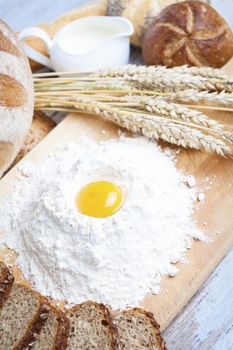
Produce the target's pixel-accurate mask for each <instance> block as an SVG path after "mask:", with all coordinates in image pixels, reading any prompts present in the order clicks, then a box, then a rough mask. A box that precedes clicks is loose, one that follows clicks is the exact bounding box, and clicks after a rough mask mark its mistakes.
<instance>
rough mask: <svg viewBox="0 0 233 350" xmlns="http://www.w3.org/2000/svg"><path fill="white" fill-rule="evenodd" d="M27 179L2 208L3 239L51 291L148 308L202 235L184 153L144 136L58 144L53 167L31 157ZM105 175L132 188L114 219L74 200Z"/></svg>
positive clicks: (25, 165) (62, 296)
mask: <svg viewBox="0 0 233 350" xmlns="http://www.w3.org/2000/svg"><path fill="white" fill-rule="evenodd" d="M20 170H21V173H22V176H21V177H20V179H19V181H18V183H17V184H16V185H15V189H14V191H13V193H11V194H10V196H9V197H8V198H7V199H6V201H5V202H4V203H3V205H2V206H1V207H0V217H1V224H0V226H1V229H2V230H3V231H4V232H5V233H6V234H5V235H4V236H3V238H1V244H2V245H7V246H9V247H10V248H12V249H14V250H16V251H17V252H18V253H19V257H18V263H19V265H20V267H21V268H22V271H23V272H24V275H25V277H26V278H28V279H30V280H31V281H32V282H33V283H34V285H35V287H36V288H37V289H38V290H39V291H40V292H42V293H43V294H45V295H50V296H52V297H53V298H54V299H56V300H61V299H67V300H68V302H69V303H70V304H72V303H78V302H82V301H83V300H85V299H94V300H97V301H100V302H104V303H107V304H110V305H111V306H112V307H114V308H122V307H125V306H126V305H130V306H133V305H138V304H139V302H140V301H141V300H142V299H143V297H144V296H145V295H146V294H147V293H151V292H152V293H158V292H159V282H160V278H161V276H163V275H164V274H169V275H171V276H174V275H175V274H176V273H177V271H178V270H177V268H176V266H175V265H174V263H176V262H177V261H180V260H181V261H185V252H186V251H187V249H189V248H190V247H191V243H192V238H196V239H204V235H203V234H202V233H201V232H200V231H199V230H198V229H197V227H196V225H195V223H194V222H193V220H192V211H193V193H194V191H195V190H194V189H193V188H188V186H187V185H186V184H185V183H184V182H185V180H184V175H182V174H181V173H180V172H179V171H178V170H177V169H176V168H175V163H174V156H173V155H171V154H170V153H169V152H168V154H165V153H164V152H162V151H161V150H160V148H159V146H157V145H156V144H155V143H150V142H148V141H147V140H145V139H144V138H133V139H132V138H125V137H121V138H120V140H111V141H108V142H106V141H105V142H102V143H101V144H99V143H97V142H94V141H89V140H83V142H82V144H81V145H80V144H77V145H76V144H68V145H65V146H64V147H63V146H61V147H59V149H55V150H54V154H52V155H50V156H49V157H47V158H46V159H45V160H44V161H43V163H40V164H38V165H33V164H30V163H27V162H23V165H21V166H20ZM95 180H107V181H112V182H114V183H116V184H119V185H123V186H125V188H126V190H127V199H126V201H125V203H124V205H123V207H122V208H121V209H120V210H119V211H118V212H117V213H115V214H114V215H113V216H111V217H108V218H105V219H99V218H91V217H88V216H85V215H82V214H80V213H79V212H78V211H77V210H76V208H75V203H74V197H75V195H76V193H77V192H78V190H79V189H80V187H82V186H83V185H84V184H86V183H88V182H91V181H95Z"/></svg>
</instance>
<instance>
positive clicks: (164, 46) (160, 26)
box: [143, 0, 233, 67]
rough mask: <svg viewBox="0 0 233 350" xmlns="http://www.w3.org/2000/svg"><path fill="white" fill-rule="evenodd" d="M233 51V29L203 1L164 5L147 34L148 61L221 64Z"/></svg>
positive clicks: (155, 62)
mask: <svg viewBox="0 0 233 350" xmlns="http://www.w3.org/2000/svg"><path fill="white" fill-rule="evenodd" d="M232 55H233V33H232V31H231V29H230V27H229V26H228V24H227V23H226V21H225V20H224V19H223V18H222V17H221V16H220V14H218V12H217V11H216V10H215V9H214V8H213V7H211V6H210V5H208V4H205V3H203V2H202V1H197V0H193V1H189V0H188V1H183V2H180V3H177V4H172V5H170V6H168V7H167V8H165V9H164V10H163V11H162V12H161V13H160V14H159V15H158V16H157V17H156V18H155V19H154V21H153V23H152V24H151V26H150V27H149V29H148V30H147V32H146V33H145V36H144V43H143V57H144V61H145V63H146V64H148V65H157V64H158V65H166V66H168V67H173V66H179V65H184V64H187V65H191V66H212V67H222V66H223V65H224V64H225V63H226V62H227V61H228V60H229V59H230V58H231V57H232Z"/></svg>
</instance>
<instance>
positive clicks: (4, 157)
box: [0, 141, 14, 177]
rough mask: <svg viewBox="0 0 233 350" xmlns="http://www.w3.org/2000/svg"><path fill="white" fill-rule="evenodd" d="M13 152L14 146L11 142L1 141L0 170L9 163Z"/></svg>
mask: <svg viewBox="0 0 233 350" xmlns="http://www.w3.org/2000/svg"><path fill="white" fill-rule="evenodd" d="M13 152H14V145H13V144H12V143H11V142H6V141H0V169H1V168H3V167H4V165H5V164H6V163H8V162H9V160H10V159H11V157H12V153H13ZM0 177H1V175H0Z"/></svg>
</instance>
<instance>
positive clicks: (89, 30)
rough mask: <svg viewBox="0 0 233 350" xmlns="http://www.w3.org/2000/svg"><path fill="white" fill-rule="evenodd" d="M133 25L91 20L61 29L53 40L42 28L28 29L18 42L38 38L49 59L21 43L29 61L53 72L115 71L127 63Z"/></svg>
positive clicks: (123, 21)
mask: <svg viewBox="0 0 233 350" xmlns="http://www.w3.org/2000/svg"><path fill="white" fill-rule="evenodd" d="M132 34H133V25H132V24H131V22H130V21H129V20H127V19H126V18H122V17H107V16H93V17H85V18H82V19H78V20H76V21H74V22H71V23H69V24H67V25H66V26H64V27H63V28H62V29H61V30H60V31H59V32H58V33H57V34H56V35H55V37H54V39H53V40H51V39H50V37H49V35H48V34H47V33H46V32H45V31H44V30H43V29H41V28H38V27H29V28H26V29H24V30H22V31H21V32H20V33H19V38H20V40H23V39H24V38H26V37H37V38H40V39H41V40H43V41H44V43H45V45H46V47H47V51H48V54H49V57H47V56H45V55H43V54H41V53H39V52H37V51H36V50H34V49H32V48H31V47H30V46H29V45H27V44H26V43H25V42H24V48H25V51H26V54H27V55H28V57H30V58H32V59H33V60H34V61H36V62H39V63H41V64H42V65H44V66H47V67H49V68H50V69H53V70H55V71H63V72H66V71H92V70H97V69H102V68H106V67H115V66H119V65H121V64H126V63H128V61H129V53H130V41H129V36H130V35H132Z"/></svg>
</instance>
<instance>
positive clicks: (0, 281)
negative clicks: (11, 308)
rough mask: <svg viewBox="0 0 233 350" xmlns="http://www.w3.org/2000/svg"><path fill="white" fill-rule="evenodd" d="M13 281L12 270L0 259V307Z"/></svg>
mask: <svg viewBox="0 0 233 350" xmlns="http://www.w3.org/2000/svg"><path fill="white" fill-rule="evenodd" d="M13 282H14V276H13V274H12V272H11V271H10V270H9V269H8V267H7V266H6V265H5V264H4V263H3V262H2V261H0V308H1V307H2V305H3V303H4V301H5V300H6V299H7V297H8V295H9V293H10V290H11V287H12V284H13Z"/></svg>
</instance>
